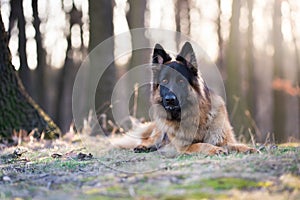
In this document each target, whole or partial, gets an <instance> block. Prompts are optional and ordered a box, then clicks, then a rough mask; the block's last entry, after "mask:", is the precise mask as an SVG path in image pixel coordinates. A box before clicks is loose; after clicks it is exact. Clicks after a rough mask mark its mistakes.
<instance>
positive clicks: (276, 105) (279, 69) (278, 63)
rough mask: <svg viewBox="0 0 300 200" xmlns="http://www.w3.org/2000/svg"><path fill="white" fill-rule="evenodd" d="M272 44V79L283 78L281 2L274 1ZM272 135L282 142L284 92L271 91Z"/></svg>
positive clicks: (284, 114) (283, 131) (278, 0)
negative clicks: (272, 100)
mask: <svg viewBox="0 0 300 200" xmlns="http://www.w3.org/2000/svg"><path fill="white" fill-rule="evenodd" d="M273 33H274V35H273V43H274V56H273V58H274V61H273V62H274V72H273V79H276V78H284V77H283V66H282V60H283V54H282V48H283V47H282V40H283V38H282V33H281V0H275V3H274V16H273ZM273 99H274V102H273V122H274V123H273V133H274V134H275V141H276V142H282V141H283V140H284V135H285V119H286V113H285V110H286V109H285V94H284V91H278V90H273Z"/></svg>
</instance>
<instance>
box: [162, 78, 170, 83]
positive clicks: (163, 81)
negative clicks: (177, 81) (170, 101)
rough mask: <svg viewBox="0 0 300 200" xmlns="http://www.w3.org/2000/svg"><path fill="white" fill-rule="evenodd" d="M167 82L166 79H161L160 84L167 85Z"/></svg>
mask: <svg viewBox="0 0 300 200" xmlns="http://www.w3.org/2000/svg"><path fill="white" fill-rule="evenodd" d="M168 82H169V81H168V79H163V80H162V81H161V83H163V84H167V83H168Z"/></svg>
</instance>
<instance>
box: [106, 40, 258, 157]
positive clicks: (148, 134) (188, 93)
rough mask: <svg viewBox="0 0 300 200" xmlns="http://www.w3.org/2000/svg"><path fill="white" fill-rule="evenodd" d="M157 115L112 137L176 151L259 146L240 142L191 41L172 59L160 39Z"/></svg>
mask: <svg viewBox="0 0 300 200" xmlns="http://www.w3.org/2000/svg"><path fill="white" fill-rule="evenodd" d="M151 103H152V107H151V109H152V111H153V121H152V122H149V123H146V124H141V125H140V126H138V127H135V129H133V130H132V131H129V132H128V133H127V134H126V135H125V136H124V137H122V138H118V139H117V140H114V141H113V142H112V143H113V145H116V146H118V147H120V148H129V149H133V150H134V152H136V153H140V152H150V151H156V150H158V149H161V148H164V147H165V146H172V147H173V148H175V149H176V151H177V152H178V153H185V154H192V153H201V154H205V155H216V154H227V153H228V152H230V151H237V152H243V153H246V152H250V153H253V152H257V151H256V149H255V148H250V147H248V146H246V145H244V144H239V143H237V141H236V139H235V135H234V132H233V129H232V126H231V124H230V122H229V119H228V114H227V110H226V106H225V103H224V101H223V99H222V98H221V97H220V96H219V95H217V94H215V93H214V92H213V91H212V90H210V89H209V88H208V87H207V85H206V83H205V81H204V80H203V78H202V76H201V73H200V71H199V70H198V64H197V61H196V56H195V53H194V50H193V48H192V45H191V44H190V43H189V42H186V43H185V44H184V45H183V47H182V49H181V51H180V53H179V54H178V55H177V56H176V58H175V60H172V58H171V56H170V55H169V54H168V53H167V52H166V51H165V50H164V48H163V47H162V46H161V45H160V44H156V45H155V47H154V50H153V55H152V85H151Z"/></svg>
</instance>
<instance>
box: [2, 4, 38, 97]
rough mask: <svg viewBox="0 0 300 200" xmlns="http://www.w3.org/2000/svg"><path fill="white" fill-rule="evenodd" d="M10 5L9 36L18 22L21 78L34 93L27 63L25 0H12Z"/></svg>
mask: <svg viewBox="0 0 300 200" xmlns="http://www.w3.org/2000/svg"><path fill="white" fill-rule="evenodd" d="M10 6H11V11H10V16H9V27H8V34H9V38H10V35H11V31H12V28H13V26H14V24H15V23H17V24H18V29H19V48H18V53H19V57H20V69H19V75H20V78H21V80H22V81H23V83H24V86H25V88H26V90H28V91H29V93H30V94H31V95H34V94H33V90H32V80H31V71H30V69H29V67H28V63H27V53H26V35H25V24H26V22H25V17H24V12H23V0H12V1H11V2H10Z"/></svg>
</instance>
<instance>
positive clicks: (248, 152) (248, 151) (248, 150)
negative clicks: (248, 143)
mask: <svg viewBox="0 0 300 200" xmlns="http://www.w3.org/2000/svg"><path fill="white" fill-rule="evenodd" d="M259 152H260V151H259V150H257V149H255V148H250V147H248V149H247V150H246V151H244V152H243V153H246V154H251V153H259Z"/></svg>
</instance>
